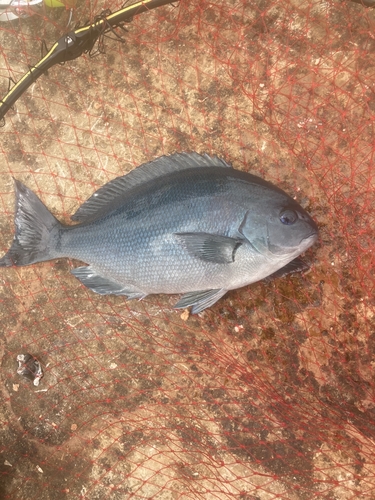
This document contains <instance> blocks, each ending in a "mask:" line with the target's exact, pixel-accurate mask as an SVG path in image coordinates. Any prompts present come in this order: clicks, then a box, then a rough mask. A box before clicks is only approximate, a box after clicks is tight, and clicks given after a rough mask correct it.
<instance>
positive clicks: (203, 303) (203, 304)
mask: <svg viewBox="0 0 375 500" xmlns="http://www.w3.org/2000/svg"><path fill="white" fill-rule="evenodd" d="M227 291H228V290H224V289H223V288H221V289H220V290H203V291H199V292H189V293H185V295H183V296H182V297H181V299H180V300H179V301H178V302H177V304H176V305H175V306H174V307H175V308H176V309H185V308H186V307H190V306H193V308H192V310H191V312H192V313H193V314H197V313H199V312H201V311H203V310H204V309H206V308H207V307H210V306H212V305H213V304H215V302H217V301H218V300H219V299H221V297H222V296H223V295H225V294H226V293H227Z"/></svg>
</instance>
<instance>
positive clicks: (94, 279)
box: [72, 266, 147, 299]
mask: <svg viewBox="0 0 375 500" xmlns="http://www.w3.org/2000/svg"><path fill="white" fill-rule="evenodd" d="M72 274H74V276H75V277H76V278H77V279H79V281H80V282H81V283H82V284H83V285H85V286H87V288H90V289H91V290H92V291H93V292H95V293H99V294H100V295H126V296H127V298H128V299H143V298H144V297H146V295H147V294H146V293H142V292H140V291H139V290H135V289H134V288H132V287H131V286H124V285H121V284H120V283H117V282H116V281H113V280H111V279H108V278H104V277H103V276H100V275H99V274H97V273H96V271H94V269H92V268H91V267H89V266H87V267H77V268H76V269H73V270H72Z"/></svg>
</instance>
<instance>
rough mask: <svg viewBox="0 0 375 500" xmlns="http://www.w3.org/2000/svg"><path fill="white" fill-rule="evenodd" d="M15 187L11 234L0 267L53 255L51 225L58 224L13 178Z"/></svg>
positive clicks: (54, 235) (53, 244)
mask: <svg viewBox="0 0 375 500" xmlns="http://www.w3.org/2000/svg"><path fill="white" fill-rule="evenodd" d="M14 183H15V190H16V213H15V216H14V225H15V235H14V239H13V243H12V245H11V247H10V249H9V250H8V252H7V253H6V254H5V255H4V256H3V257H2V258H1V259H0V267H9V266H13V265H14V266H27V265H29V264H33V263H34V262H42V261H44V260H50V259H53V258H56V257H57V255H56V252H55V247H56V234H57V231H55V229H57V228H59V227H62V224H61V223H60V222H59V221H58V220H57V219H56V218H55V217H54V216H53V215H52V214H51V212H50V211H49V210H48V209H47V207H46V206H45V205H44V204H43V203H42V202H41V201H40V199H39V198H38V197H37V196H36V194H34V193H33V192H32V191H31V190H30V189H29V188H27V187H26V186H25V185H24V184H22V183H21V182H19V181H17V180H15V179H14Z"/></svg>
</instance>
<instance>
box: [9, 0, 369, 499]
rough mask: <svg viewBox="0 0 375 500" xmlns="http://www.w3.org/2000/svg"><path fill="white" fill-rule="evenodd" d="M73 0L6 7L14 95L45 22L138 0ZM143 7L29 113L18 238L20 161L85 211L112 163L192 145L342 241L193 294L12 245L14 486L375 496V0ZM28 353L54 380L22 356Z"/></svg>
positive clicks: (109, 493) (64, 209)
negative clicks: (106, 288) (27, 8)
mask: <svg viewBox="0 0 375 500" xmlns="http://www.w3.org/2000/svg"><path fill="white" fill-rule="evenodd" d="M25 3H26V2H25ZM55 3H56V2H50V3H49V4H55ZM65 3H66V2H65ZM368 3H369V2H368ZM370 3H371V2H370ZM49 4H48V5H49ZM71 4H72V2H70V4H69V5H68V6H67V8H65V7H60V8H58V7H48V5H47V4H39V6H33V15H32V16H28V17H24V16H23V15H22V16H21V17H20V16H19V15H18V14H17V12H18V13H19V11H17V9H16V14H17V15H16V17H15V19H14V20H12V21H4V20H2V21H1V24H0V50H1V58H0V77H1V80H0V89H1V93H2V94H3V95H5V94H6V93H7V90H8V82H9V78H11V79H12V80H13V81H19V80H20V79H21V77H22V76H23V75H24V74H25V73H26V72H27V71H28V66H33V65H35V64H36V63H37V62H38V60H40V57H41V55H40V50H41V45H42V42H43V41H45V42H46V45H47V48H50V47H51V46H53V44H54V42H55V41H56V40H57V39H59V38H60V37H61V36H62V35H63V34H64V33H66V32H68V31H69V30H72V29H74V27H73V28H72V26H74V23H77V22H80V24H81V25H83V24H84V23H85V22H86V21H89V22H91V21H93V20H94V18H95V16H97V15H99V14H100V13H101V12H103V10H105V9H106V8H110V9H111V11H112V12H114V11H116V9H119V8H121V7H122V4H121V2H120V1H113V2H102V1H91V2H90V1H88V0H81V1H78V3H77V4H76V5H73V11H72V16H73V19H72V21H71V23H70V25H69V26H67V24H68V22H69V16H70V10H69V7H70V5H71ZM126 29H127V31H126V32H123V31H121V30H119V29H117V31H116V33H117V35H118V36H120V37H121V40H122V41H119V40H118V37H117V36H116V34H115V33H112V32H111V31H109V32H108V33H107V35H106V36H104V37H103V36H101V37H100V39H99V40H98V42H97V43H96V44H95V46H94V50H93V52H95V49H98V47H99V48H101V49H105V52H104V53H101V54H100V53H99V54H97V55H96V56H94V57H91V56H90V55H89V54H85V55H82V56H81V57H79V58H77V59H75V60H73V61H70V62H67V63H66V64H64V65H55V66H53V67H52V68H51V69H50V70H49V71H48V74H45V75H42V76H41V77H40V78H39V79H36V80H35V82H34V83H33V84H32V85H31V86H30V87H29V89H28V90H27V91H26V92H24V93H23V94H22V95H21V96H20V97H19V99H18V100H17V102H16V104H15V105H14V107H13V108H12V109H10V110H9V111H8V113H7V114H6V116H5V125H4V127H3V128H2V129H1V131H0V134H1V139H0V145H1V153H2V160H1V162H0V212H1V214H0V215H1V217H0V228H1V231H0V235H1V236H0V253H1V254H3V253H5V252H6V250H7V249H8V248H9V245H10V243H11V240H12V237H13V213H14V185H13V181H12V177H15V178H16V179H19V180H21V181H23V182H24V183H25V184H26V185H27V186H28V187H30V188H31V189H32V190H34V191H35V192H36V193H37V194H38V196H39V197H40V198H41V199H42V200H43V201H44V203H45V204H46V205H47V207H48V208H49V209H50V210H51V211H52V213H53V214H55V215H56V216H57V217H58V218H59V219H60V220H62V221H65V222H69V218H70V216H71V215H72V214H73V213H74V212H75V210H76V209H77V208H78V207H79V206H80V204H81V203H82V202H83V201H84V200H85V199H87V198H88V197H89V196H90V195H91V194H92V193H93V192H94V191H95V190H96V189H97V188H99V187H100V186H102V185H103V184H105V183H106V182H108V181H109V180H111V179H113V178H114V177H116V176H119V175H123V174H124V173H126V172H128V171H130V170H131V169H133V168H135V167H136V166H138V165H140V164H141V163H143V162H146V161H150V160H152V159H154V158H156V157H158V156H160V155H163V154H169V153H173V152H176V151H197V152H201V153H202V152H207V153H210V154H217V155H219V156H222V157H224V158H225V159H227V160H228V161H231V162H232V163H233V165H234V166H235V167H236V168H238V169H241V170H245V171H248V172H252V173H255V174H258V175H260V176H262V177H264V178H266V179H268V180H270V181H272V182H273V183H275V184H277V185H278V186H280V187H281V188H283V189H284V190H285V191H287V192H288V193H289V194H290V195H292V196H293V197H295V198H296V199H297V201H298V202H299V203H301V205H302V206H303V207H304V208H306V209H307V211H308V212H309V213H310V214H311V215H312V216H313V217H314V219H315V220H316V221H317V222H318V224H319V227H320V241H319V243H318V244H316V245H315V246H314V247H312V248H311V249H310V250H309V251H308V252H307V254H306V255H305V260H306V261H307V262H309V263H310V265H311V268H310V271H309V272H305V273H299V274H294V275H289V276H285V277H282V278H279V279H275V280H273V281H271V282H267V281H264V282H260V283H256V284H254V285H251V286H249V287H246V288H243V289H239V290H236V291H233V292H230V293H228V294H227V295H226V296H225V297H224V298H223V299H221V300H220V301H219V302H218V303H217V304H215V305H214V306H213V307H212V308H210V309H207V310H206V311H204V312H203V313H201V314H199V315H196V316H190V317H188V315H187V314H186V313H185V312H181V311H176V310H174V309H173V308H172V306H173V304H174V303H175V302H176V300H177V298H178V297H176V296H173V297H172V296H166V295H160V296H150V297H147V298H146V299H145V300H143V301H141V302H139V301H131V302H126V301H125V300H124V298H123V297H115V296H99V295H96V294H94V293H92V292H91V291H90V290H88V289H87V288H84V287H83V286H82V285H81V284H80V283H79V282H78V281H77V280H76V279H75V278H74V277H73V276H72V275H71V274H70V270H71V269H72V268H74V267H77V265H79V263H78V262H73V261H71V260H68V259H61V260H56V261H51V262H46V263H41V264H35V265H32V266H29V267H23V268H16V267H13V268H1V269H0V324H1V341H0V348H1V385H0V387H1V394H2V398H1V400H0V420H1V426H0V436H1V438H0V473H1V480H0V497H1V498H3V499H9V500H23V499H25V500H26V499H27V500H34V499H35V500H47V499H48V500H52V499H67V500H71V499H77V498H82V499H90V500H94V499H98V500H99V499H100V500H101V499H105V498H108V499H128V498H129V499H130V498H134V499H196V498H207V499H215V500H219V499H220V500H221V499H227V498H236V499H238V500H240V499H241V500H269V499H276V498H283V499H291V500H295V499H306V500H308V499H312V498H321V499H330V500H331V499H332V500H334V499H357V498H368V499H370V498H375V458H374V456H375V454H374V451H375V393H374V390H375V377H374V351H375V315H374V314H375V300H374V284H375V271H374V269H375V252H374V248H375V242H374V241H375V238H374V236H375V235H374V228H375V220H374V213H375V171H374V167H373V161H374V153H375V142H374V121H375V37H374V33H375V9H371V8H366V7H364V6H363V5H361V4H360V2H359V3H354V2H350V1H343V0H341V1H340V0H336V1H334V0H283V1H276V0H269V1H264V0H257V1H252V2H248V1H245V0H221V1H219V0H213V1H208V0H192V1H185V0H181V1H180V2H179V3H176V4H172V5H166V6H161V7H158V8H156V9H155V10H152V11H150V12H145V13H143V14H140V15H139V16H135V17H134V19H133V21H132V22H131V23H129V24H127V25H126ZM98 44H99V45H98ZM44 53H46V49H44ZM10 85H11V86H12V85H13V83H11V84H10ZM26 353H30V354H31V355H32V356H35V357H36V358H37V360H38V361H39V362H40V364H41V367H42V370H43V373H44V376H43V378H42V379H41V380H40V383H39V385H38V386H36V385H33V383H32V381H31V380H27V379H26V378H24V377H22V376H21V375H20V374H19V373H17V368H18V362H17V356H18V355H20V354H26ZM21 365H22V363H21ZM24 368H25V367H24ZM20 370H21V371H22V366H21V369H20Z"/></svg>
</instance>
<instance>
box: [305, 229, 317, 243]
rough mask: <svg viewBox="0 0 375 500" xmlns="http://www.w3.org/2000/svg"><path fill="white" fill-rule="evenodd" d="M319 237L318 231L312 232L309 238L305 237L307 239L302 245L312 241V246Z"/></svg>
mask: <svg viewBox="0 0 375 500" xmlns="http://www.w3.org/2000/svg"><path fill="white" fill-rule="evenodd" d="M318 237H319V233H318V231H312V232H311V233H310V234H309V235H308V236H305V238H302V240H301V243H302V242H310V241H311V243H310V245H312V244H313V243H315V242H316V241H317V240H318Z"/></svg>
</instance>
